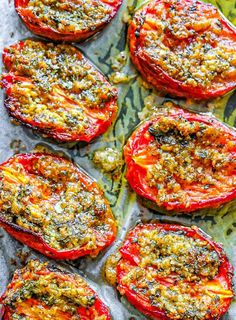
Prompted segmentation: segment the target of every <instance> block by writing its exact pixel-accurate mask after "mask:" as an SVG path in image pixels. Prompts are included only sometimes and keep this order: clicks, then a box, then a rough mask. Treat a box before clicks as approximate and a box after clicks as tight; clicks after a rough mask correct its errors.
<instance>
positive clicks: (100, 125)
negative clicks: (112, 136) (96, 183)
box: [2, 40, 117, 142]
mask: <svg viewBox="0 0 236 320" xmlns="http://www.w3.org/2000/svg"><path fill="white" fill-rule="evenodd" d="M3 62H4V64H5V66H6V68H7V70H8V73H7V74H3V77H2V85H3V87H5V89H6V94H7V96H8V98H7V99H6V101H5V106H6V108H7V111H8V113H9V115H10V116H11V117H14V118H15V119H16V120H18V121H19V122H20V123H22V124H24V125H25V126H27V127H29V128H32V129H35V130H38V131H39V132H41V133H43V134H45V135H46V136H48V137H51V138H53V139H56V140H59V141H63V142H72V141H86V142H90V141H91V140H92V139H94V138H96V137H97V136H99V135H101V134H102V133H104V132H105V131H106V130H107V129H108V127H109V126H110V125H111V124H112V122H113V120H114V118H115V116H116V113H117V90H116V89H115V88H114V87H112V86H111V85H110V84H109V83H108V81H107V80H106V79H105V77H104V76H103V75H102V74H101V73H100V72H99V71H98V70H97V69H96V68H95V67H94V66H93V65H92V64H91V63H90V62H89V61H88V60H87V59H86V58H85V57H84V56H83V55H82V54H81V52H80V51H79V50H78V49H76V48H75V47H72V46H70V45H64V44H58V45H55V44H52V43H44V42H41V41H34V40H26V41H21V42H19V43H17V44H16V45H12V46H10V47H8V48H5V49H4V52H3Z"/></svg>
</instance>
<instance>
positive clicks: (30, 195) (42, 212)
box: [0, 153, 117, 259]
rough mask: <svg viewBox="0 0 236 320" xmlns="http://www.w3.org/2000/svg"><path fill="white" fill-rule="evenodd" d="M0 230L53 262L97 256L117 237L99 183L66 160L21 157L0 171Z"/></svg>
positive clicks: (7, 163)
mask: <svg viewBox="0 0 236 320" xmlns="http://www.w3.org/2000/svg"><path fill="white" fill-rule="evenodd" d="M0 212H1V213H0V225H1V226H2V227H3V228H4V229H5V230H6V231H7V232H8V233H9V234H10V235H12V236H13V237H14V238H16V239H17V240H19V241H20V242H22V243H24V244H26V245H28V246H29V247H31V248H33V249H35V250H37V251H39V252H41V253H43V254H44V255H46V256H48V257H52V258H54V259H77V258H79V257H81V256H84V255H91V256H92V257H94V256H96V255H97V254H98V253H99V252H100V251H101V250H103V249H104V248H105V247H107V246H109V245H110V244H111V243H112V242H113V241H114V239H115V236H116V229H117V228H116V221H115V219H114V217H113V214H112V211H111V208H110V205H109V203H108V201H107V200H106V199H105V197H104V195H103V192H102V191H101V190H100V188H99V187H98V185H97V183H96V182H94V181H93V180H92V179H91V178H89V177H88V176H87V175H85V174H84V173H83V172H82V171H81V170H80V169H79V168H78V167H77V166H75V165H74V164H73V163H72V162H70V161H68V160H65V159H64V158H61V157H57V156H54V155H49V154H43V153H35V154H19V155H16V156H14V157H12V158H10V159H9V160H8V161H7V162H5V163H3V164H2V165H1V166H0Z"/></svg>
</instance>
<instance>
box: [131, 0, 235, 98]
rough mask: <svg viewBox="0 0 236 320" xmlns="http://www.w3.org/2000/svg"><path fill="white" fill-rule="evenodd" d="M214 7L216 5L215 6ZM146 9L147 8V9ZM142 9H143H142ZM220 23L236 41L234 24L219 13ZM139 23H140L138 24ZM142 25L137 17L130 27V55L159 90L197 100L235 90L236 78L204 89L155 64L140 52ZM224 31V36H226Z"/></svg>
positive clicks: (148, 80) (207, 5)
mask: <svg viewBox="0 0 236 320" xmlns="http://www.w3.org/2000/svg"><path fill="white" fill-rule="evenodd" d="M154 1H155V2H157V3H158V2H162V0H154ZM181 2H186V5H187V4H188V5H189V3H190V4H191V3H193V0H184V1H181ZM195 2H196V3H197V4H201V5H202V6H204V7H213V6H211V5H210V4H204V3H203V2H201V1H195ZM213 8H214V7H213ZM145 9H146V10H145ZM141 10H142V9H141ZM143 11H144V14H143V15H144V16H145V15H146V14H147V11H148V4H147V5H146V7H144V8H143ZM219 17H220V18H219V20H220V23H221V24H222V25H223V27H224V29H225V31H224V33H228V34H229V35H230V37H231V38H233V40H234V41H235V43H236V30H235V28H233V26H232V25H231V24H230V23H229V22H228V21H227V20H225V19H224V17H223V16H221V15H219ZM136 22H137V23H139V25H138V24H136ZM140 25H142V18H141V17H139V18H136V21H134V20H133V21H132V22H131V24H130V26H129V29H128V39H129V48H130V55H131V60H132V62H133V64H134V65H135V66H136V68H137V70H138V71H139V72H140V73H141V75H142V77H143V78H144V79H145V80H146V81H147V82H149V83H150V84H152V85H153V86H154V87H155V88H156V89H157V90H158V91H164V92H167V93H169V94H171V95H173V96H177V97H187V98H193V99H196V100H201V99H203V100H208V99H213V98H216V97H220V96H222V95H224V94H226V93H227V92H229V91H231V90H234V89H235V88H236V79H233V80H231V81H230V80H226V81H225V86H224V87H223V88H221V89H219V88H216V89H214V88H209V89H206V90H205V89H204V88H200V87H194V86H191V85H185V84H184V83H183V82H182V81H179V80H176V79H174V78H173V77H171V76H170V75H168V73H167V72H165V71H164V70H163V69H162V68H161V67H159V66H157V65H154V64H153V63H152V62H151V61H150V59H149V58H148V57H147V55H145V54H141V53H139V52H138V51H139V49H140V44H139V40H138V37H136V35H135V33H136V32H139V30H140ZM224 33H223V32H222V37H223V36H224Z"/></svg>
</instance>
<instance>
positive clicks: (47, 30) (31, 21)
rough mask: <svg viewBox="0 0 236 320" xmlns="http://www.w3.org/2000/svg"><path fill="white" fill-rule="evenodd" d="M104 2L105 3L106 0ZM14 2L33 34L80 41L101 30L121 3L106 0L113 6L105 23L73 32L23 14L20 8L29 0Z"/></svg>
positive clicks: (119, 0)
mask: <svg viewBox="0 0 236 320" xmlns="http://www.w3.org/2000/svg"><path fill="white" fill-rule="evenodd" d="M104 2H105V3H106V1H104ZM14 3H15V9H16V11H17V13H18V15H19V16H20V18H21V19H22V21H23V22H24V23H25V25H26V27H27V28H28V29H29V30H30V31H31V32H33V33H34V34H36V35H38V36H42V37H45V38H48V39H51V40H54V41H66V42H81V41H84V40H86V39H88V38H90V37H91V36H93V35H95V34H96V33H97V32H99V31H101V30H102V29H103V28H105V26H106V25H108V24H109V23H110V22H111V20H112V19H113V18H114V17H115V15H116V14H117V11H118V9H119V7H120V6H121V4H122V0H114V1H113V2H112V1H108V3H109V4H111V5H112V7H113V11H112V14H111V15H110V17H109V20H108V21H107V22H106V23H105V24H102V25H101V26H100V27H98V28H96V29H95V30H88V31H78V32H74V33H72V32H71V33H60V32H58V31H56V30H54V29H53V28H51V27H50V26H47V25H45V24H43V23H42V22H41V21H40V20H39V19H36V18H35V17H34V16H33V15H30V13H28V14H25V13H24V12H22V11H24V10H22V9H24V8H25V7H27V5H28V3H29V0H15V2H14Z"/></svg>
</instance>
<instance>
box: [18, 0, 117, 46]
mask: <svg viewBox="0 0 236 320" xmlns="http://www.w3.org/2000/svg"><path fill="white" fill-rule="evenodd" d="M120 5H121V0H112V1H109V0H108V1H106V0H92V1H91V0H86V1H83V2H77V1H74V0H68V1H63V0H59V1H58V0H50V1H45V0H40V1H38V0H15V8H16V11H17V13H18V14H19V16H20V17H21V19H22V20H23V22H24V23H25V25H26V26H27V27H28V28H29V30H31V31H32V32H33V33H35V34H37V35H39V36H43V37H45V38H48V39H51V40H57V41H60V40H61V41H83V40H85V39H87V38H89V37H91V36H92V35H94V34H95V33H97V32H98V31H100V30H101V29H102V28H104V27H105V25H106V24H108V23H109V22H110V21H111V20H112V18H113V17H114V16H115V15H116V13H117V11H118V9H119V7H120Z"/></svg>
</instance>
